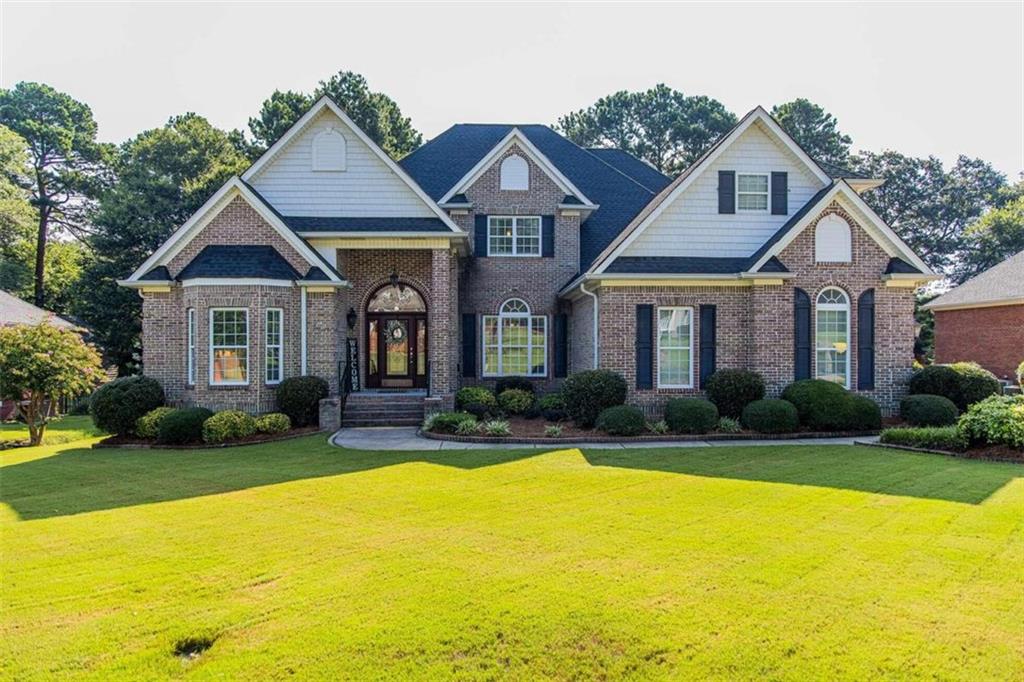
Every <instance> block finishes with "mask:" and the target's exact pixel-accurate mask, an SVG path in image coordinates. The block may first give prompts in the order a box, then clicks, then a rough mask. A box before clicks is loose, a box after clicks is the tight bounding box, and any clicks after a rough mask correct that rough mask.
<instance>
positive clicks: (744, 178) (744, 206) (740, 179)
mask: <svg viewBox="0 0 1024 682" xmlns="http://www.w3.org/2000/svg"><path fill="white" fill-rule="evenodd" d="M768 177H769V176H768V174H767V173H737V174H736V208H737V209H739V210H740V211H752V212H765V211H767V210H768Z"/></svg>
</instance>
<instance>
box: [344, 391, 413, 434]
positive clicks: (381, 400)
mask: <svg viewBox="0 0 1024 682" xmlns="http://www.w3.org/2000/svg"><path fill="white" fill-rule="evenodd" d="M425 397H426V396H425V395H423V394H420V393H415V394H406V393H353V394H351V395H349V396H348V399H347V400H346V402H345V411H344V413H343V415H342V420H341V425H342V426H347V427H360V426H419V425H420V424H421V423H423V400H424V398H425Z"/></svg>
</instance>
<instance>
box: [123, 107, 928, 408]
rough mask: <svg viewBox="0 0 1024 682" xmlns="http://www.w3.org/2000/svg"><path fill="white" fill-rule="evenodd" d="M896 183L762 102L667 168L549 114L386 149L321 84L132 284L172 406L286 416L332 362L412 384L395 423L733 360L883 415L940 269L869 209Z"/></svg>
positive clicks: (365, 395)
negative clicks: (580, 384) (833, 150)
mask: <svg viewBox="0 0 1024 682" xmlns="http://www.w3.org/2000/svg"><path fill="white" fill-rule="evenodd" d="M879 184H881V182H880V181H878V180H874V179H871V178H865V177H862V176H859V175H857V174H855V173H852V172H849V171H846V170H844V169H840V168H835V167H833V166H828V165H825V164H822V163H819V162H816V161H815V160H814V159H812V158H810V157H809V156H808V155H807V154H806V153H805V152H804V151H803V150H802V149H800V147H799V146H798V145H797V144H796V143H795V142H794V141H793V140H792V139H791V138H790V137H789V136H788V135H787V134H786V133H785V132H784V131H782V129H781V128H780V127H779V125H778V124H777V123H776V122H775V121H774V120H773V119H772V118H771V116H769V115H768V114H767V112H765V111H764V110H763V109H761V108H760V107H758V108H757V109H755V110H753V111H751V112H750V113H749V114H748V115H747V116H745V117H744V118H743V119H742V120H741V121H740V122H739V123H738V124H737V125H736V127H735V128H734V129H733V130H732V131H730V132H729V133H728V134H726V135H725V136H723V137H722V138H721V139H720V140H719V141H718V142H717V143H716V144H715V145H714V146H713V147H712V148H711V149H710V150H708V151H707V152H706V153H705V154H704V156H702V157H701V158H700V159H699V160H698V161H697V162H696V163H694V164H693V166H691V167H690V168H689V169H687V170H686V171H685V172H684V173H683V174H682V175H680V176H679V177H678V178H676V179H675V180H673V179H671V178H669V177H666V176H664V175H662V174H661V173H659V172H658V171H657V170H655V169H654V168H652V167H650V166H649V165H647V164H645V163H643V162H642V161H640V160H638V159H636V158H634V157H632V156H630V155H629V154H626V153H624V152H621V151H619V150H611V149H584V148H582V147H579V146H577V145H576V144H574V143H572V142H570V141H569V140H567V139H565V138H564V137H562V136H561V135H559V134H558V133H556V132H554V131H553V130H551V129H550V128H548V127H546V126H541V125H518V126H516V125H470V124H464V125H456V126H453V127H452V128H449V129H448V130H447V131H445V132H444V133H442V134H441V135H439V136H438V137H437V138H435V139H433V140H431V141H430V142H428V143H427V144H425V145H424V146H422V147H421V148H420V149H418V150H417V151H415V152H413V153H412V154H410V155H409V156H407V157H405V158H404V159H402V160H401V161H400V162H395V161H394V160H392V159H390V158H389V157H388V156H387V155H386V154H385V153H384V152H383V151H382V150H381V149H380V148H379V147H378V146H377V145H376V144H374V143H373V142H372V141H371V140H370V139H369V138H368V137H367V136H366V135H365V134H364V133H363V132H362V131H360V130H359V129H358V128H357V127H356V126H355V124H353V122H352V121H351V120H350V119H349V118H348V116H347V115H346V114H345V113H344V112H343V111H341V109H339V108H338V107H337V106H336V105H335V104H334V103H333V102H331V101H330V100H329V99H327V98H324V99H321V100H320V101H319V102H317V103H316V104H315V105H314V106H313V108H312V109H311V110H310V111H309V112H307V113H306V114H305V115H304V116H303V117H302V118H301V119H300V120H299V121H298V122H297V123H296V124H295V125H294V126H293V127H292V128H291V129H290V130H289V132H288V133H287V134H285V135H284V136H283V137H282V138H281V140H279V141H278V142H277V143H276V144H274V145H273V146H272V147H271V148H270V149H269V150H268V151H267V152H266V153H265V154H264V155H263V156H262V157H261V158H260V159H259V160H257V161H256V162H255V163H254V164H253V166H252V167H251V168H249V169H248V170H247V171H246V172H245V173H243V174H242V176H241V177H236V178H233V179H232V180H230V181H229V182H228V183H227V184H225V186H224V187H223V188H221V190H220V191H218V192H217V193H216V194H215V195H214V196H213V197H211V199H210V200H209V201H208V202H207V203H206V204H205V205H204V206H203V207H202V208H201V209H200V210H199V211H198V212H197V213H196V214H195V215H194V216H193V217H192V218H191V219H190V220H189V221H188V222H186V223H185V224H184V225H183V226H182V227H181V228H180V229H179V230H177V231H176V232H175V233H174V235H172V236H171V237H170V238H169V239H168V241H167V242H166V243H165V244H164V245H162V246H161V247H160V249H158V250H157V251H156V252H155V253H154V254H153V255H152V256H151V257H150V258H149V259H148V260H147V261H146V262H145V263H143V264H142V265H141V266H140V267H139V268H138V269H137V270H136V271H135V272H134V273H133V274H132V275H131V276H130V277H129V278H127V279H126V280H123V281H122V282H121V284H123V285H124V286H128V287H133V288H136V289H138V290H139V291H140V293H141V294H142V296H143V299H144V304H143V363H144V371H145V373H146V374H148V375H150V376H153V377H155V378H157V379H159V380H160V381H161V382H162V383H163V385H164V388H165V390H166V391H167V394H168V396H169V399H170V400H171V401H172V402H176V403H199V404H203V405H206V406H209V407H213V408H224V407H237V408H241V409H246V410H250V411H263V410H269V409H272V408H273V404H274V390H275V386H276V385H277V384H278V383H279V382H280V380H281V379H283V378H286V377H289V376H297V375H302V374H316V375H319V376H322V377H323V378H325V379H326V380H327V381H328V383H329V385H330V388H331V392H332V393H333V394H340V393H349V392H351V395H350V396H349V399H348V400H349V405H350V407H351V406H352V405H358V404H359V403H360V401H363V402H364V403H365V405H368V406H370V407H367V408H366V409H367V410H372V411H374V412H377V413H383V414H384V418H387V416H388V414H389V412H390V411H389V410H388V409H387V407H386V406H387V398H386V396H393V395H395V393H396V392H398V391H402V392H404V393H406V394H407V395H405V396H403V397H402V399H401V400H399V399H398V398H397V397H395V411H393V412H391V416H392V417H393V418H394V420H395V421H398V419H399V416H402V417H405V416H408V415H407V413H406V410H407V409H409V408H408V403H407V399H408V397H409V395H412V396H416V395H424V396H426V395H428V394H429V397H426V398H425V400H426V401H427V403H428V408H429V409H437V408H439V407H451V406H452V405H453V401H454V394H455V391H456V390H457V389H458V388H459V387H460V386H464V385H470V384H486V385H493V383H494V382H495V381H496V380H497V379H498V378H499V377H502V376H526V377H529V378H530V379H531V380H532V381H534V382H536V383H537V384H538V386H539V388H541V389H548V388H552V387H555V386H557V385H558V383H559V382H560V381H561V379H562V378H564V377H565V376H567V375H568V374H569V373H571V372H576V371H580V370H584V369H591V368H593V367H603V368H608V369H612V370H615V371H617V372H620V373H621V374H623V375H624V376H625V377H626V378H627V380H628V381H629V385H630V392H631V395H630V400H631V401H632V402H634V403H636V404H640V405H644V406H646V407H649V408H650V409H652V410H653V409H657V408H658V407H659V406H660V405H662V404H663V403H664V401H665V400H666V399H667V398H668V397H670V396H673V395H688V394H697V393H699V392H700V391H701V386H702V384H703V382H704V381H705V380H706V378H707V377H708V376H709V375H710V373H711V372H713V371H714V370H715V369H717V368H726V367H737V368H749V369H754V370H757V371H759V372H761V373H762V374H764V375H765V377H766V379H767V381H768V383H769V386H770V388H771V390H772V392H773V393H777V392H778V391H780V390H781V389H782V387H783V386H785V384H787V383H789V382H790V381H792V380H794V379H796V378H802V377H814V376H818V377H822V378H827V379H829V380H834V381H837V382H840V383H842V384H844V385H846V386H848V387H849V388H850V389H852V390H856V391H859V392H863V393H865V394H867V395H870V396H872V397H874V398H876V399H877V400H879V401H880V402H881V403H882V405H883V408H885V409H886V410H890V411H891V410H892V409H893V406H894V405H895V404H896V400H897V398H898V397H899V395H900V394H901V393H902V392H903V391H904V390H905V387H904V384H905V380H906V379H907V377H908V375H909V373H910V370H911V363H912V360H913V342H914V321H913V306H914V289H915V287H917V286H920V285H921V284H923V283H925V282H927V281H930V280H932V279H935V275H934V274H933V273H932V272H931V271H930V270H929V269H928V267H927V266H926V265H925V264H924V263H923V262H922V261H921V259H920V258H918V257H917V256H916V255H915V254H914V253H913V251H911V249H909V248H908V247H907V245H906V244H905V243H904V242H903V241H902V240H900V239H899V237H897V236H896V235H895V234H894V233H893V231H892V230H891V229H890V228H889V227H888V226H887V225H885V223H884V222H883V221H882V220H881V219H880V218H879V217H878V216H877V215H875V213H874V212H872V211H871V209H870V208H869V207H868V206H867V204H865V203H864V201H863V199H862V198H861V196H860V193H861V192H865V191H868V190H870V189H872V188H874V187H877V186H878V185H879ZM382 394H383V395H384V396H385V397H384V398H382V397H381V395H382ZM382 406H383V407H382ZM378 416H379V415H378ZM378 421H379V419H378Z"/></svg>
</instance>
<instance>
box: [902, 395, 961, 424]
mask: <svg viewBox="0 0 1024 682" xmlns="http://www.w3.org/2000/svg"><path fill="white" fill-rule="evenodd" d="M900 416H901V417H903V419H904V421H906V422H907V423H908V424H912V425H913V426H950V425H952V424H956V420H957V419H958V418H959V417H960V410H958V409H957V408H956V405H955V404H954V403H953V401H952V400H950V399H949V398H945V397H943V396H941V395H928V394H927V393H921V394H919V395H908V396H907V397H906V398H904V399H903V400H901V401H900Z"/></svg>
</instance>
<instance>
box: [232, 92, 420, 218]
mask: <svg viewBox="0 0 1024 682" xmlns="http://www.w3.org/2000/svg"><path fill="white" fill-rule="evenodd" d="M330 127H334V128H335V129H337V130H339V131H340V132H341V133H342V134H343V135H344V136H345V140H346V143H347V144H346V147H347V149H346V157H347V158H346V164H345V171H343V172H334V173H323V172H316V171H314V170H313V139H314V138H315V137H316V136H317V135H318V134H320V133H321V132H323V131H324V130H327V129H328V128H330ZM249 182H250V184H252V186H253V187H255V188H256V189H257V191H259V193H260V194H262V195H263V196H264V197H266V199H267V201H269V202H270V203H271V204H272V205H273V206H274V208H276V209H277V210H278V211H280V212H281V213H283V214H284V215H291V216H343V217H371V216H381V217H422V218H432V217H436V214H435V213H434V212H433V211H431V210H430V208H429V207H428V206H427V205H426V204H425V203H424V202H423V200H421V199H420V198H419V197H418V196H416V193H415V192H413V191H412V189H410V188H409V186H408V185H406V184H405V182H404V181H403V180H402V179H401V178H400V177H398V175H396V174H395V172H394V171H392V170H391V169H390V168H388V166H387V165H386V164H385V163H384V161H382V160H381V159H380V158H378V157H377V155H376V154H374V152H373V150H371V149H370V148H369V147H367V146H366V145H365V144H363V143H362V141H360V140H359V138H358V137H356V134H355V133H354V132H353V131H352V130H350V129H349V128H348V127H347V126H345V124H344V123H343V122H342V121H341V119H339V118H338V117H337V116H335V115H334V114H333V113H331V112H330V111H329V110H325V111H324V112H323V113H322V114H320V116H318V117H317V118H316V119H315V120H313V121H311V122H310V123H309V125H307V126H306V129H305V130H303V131H302V132H301V133H299V134H298V135H297V136H295V138H294V139H292V140H291V144H289V145H288V146H286V147H285V148H284V149H283V150H282V151H281V152H280V153H279V154H278V155H277V157H276V158H274V159H271V161H270V162H269V163H268V164H267V165H266V166H264V168H263V169H262V170H261V171H260V172H259V174H257V175H256V176H255V177H254V178H252V179H251V180H250V181H249Z"/></svg>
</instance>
